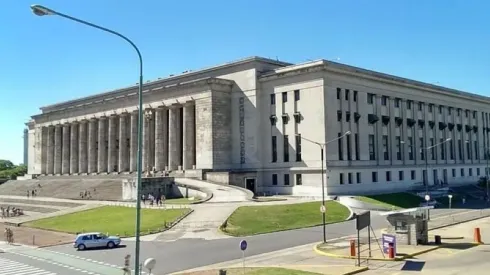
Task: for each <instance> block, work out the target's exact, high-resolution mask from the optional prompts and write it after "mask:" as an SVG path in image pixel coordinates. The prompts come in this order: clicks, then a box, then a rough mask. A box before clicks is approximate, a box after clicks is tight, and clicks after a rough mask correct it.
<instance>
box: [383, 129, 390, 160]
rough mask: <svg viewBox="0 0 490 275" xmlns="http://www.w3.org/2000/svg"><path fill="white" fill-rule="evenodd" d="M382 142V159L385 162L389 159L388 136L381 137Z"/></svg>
mask: <svg viewBox="0 0 490 275" xmlns="http://www.w3.org/2000/svg"><path fill="white" fill-rule="evenodd" d="M382 142H383V155H384V159H385V160H389V159H390V155H389V152H388V136H387V135H383V139H382Z"/></svg>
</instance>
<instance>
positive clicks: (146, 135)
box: [141, 109, 151, 172]
mask: <svg viewBox="0 0 490 275" xmlns="http://www.w3.org/2000/svg"><path fill="white" fill-rule="evenodd" d="M150 114H151V109H146V110H145V113H144V117H143V156H142V158H143V159H142V162H141V163H142V166H141V168H142V171H147V172H148V170H149V169H150V170H151V167H148V165H149V163H150V148H151V146H150V142H151V135H150V132H151V128H150V120H151V115H150Z"/></svg>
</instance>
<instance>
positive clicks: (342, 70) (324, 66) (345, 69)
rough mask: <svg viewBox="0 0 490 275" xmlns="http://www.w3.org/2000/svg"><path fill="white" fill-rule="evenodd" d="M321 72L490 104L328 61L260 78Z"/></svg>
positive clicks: (471, 96)
mask: <svg viewBox="0 0 490 275" xmlns="http://www.w3.org/2000/svg"><path fill="white" fill-rule="evenodd" d="M319 71H327V72H333V73H337V74H342V75H349V76H353V77H358V78H363V79H368V80H373V81H378V82H383V83H386V84H391V85H397V86H404V87H408V88H412V89H417V90H422V91H427V92H432V93H439V94H443V95H446V96H452V97H457V98H462V99H466V100H476V101H479V102H481V103H485V104H488V103H490V97H486V96H482V95H477V94H472V93H468V92H464V91H460V90H456V89H451V88H446V87H443V86H438V85H433V84H429V83H425V82H421V81H416V80H411V79H407V78H403V77H398V76H394V75H389V74H385V73H380V72H376V71H371V70H367V69H362V68H358V67H354V66H350V65H345V64H341V63H337V62H332V61H327V60H318V61H312V62H308V63H304V64H299V65H293V66H289V67H284V68H279V69H276V70H274V72H271V73H267V74H264V75H262V76H261V77H260V78H259V81H260V82H267V81H272V80H275V79H280V78H285V77H291V76H296V75H302V74H309V73H314V72H319Z"/></svg>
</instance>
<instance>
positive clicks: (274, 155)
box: [272, 136, 277, 162]
mask: <svg viewBox="0 0 490 275" xmlns="http://www.w3.org/2000/svg"><path fill="white" fill-rule="evenodd" d="M272 162H277V137H276V136H273V137H272Z"/></svg>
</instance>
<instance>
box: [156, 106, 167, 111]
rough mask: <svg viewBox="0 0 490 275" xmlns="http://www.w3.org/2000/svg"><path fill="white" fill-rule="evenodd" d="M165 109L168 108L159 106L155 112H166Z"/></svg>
mask: <svg viewBox="0 0 490 275" xmlns="http://www.w3.org/2000/svg"><path fill="white" fill-rule="evenodd" d="M165 108H167V106H165V105H160V106H157V107H156V108H155V110H156V111H164V110H165Z"/></svg>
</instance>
